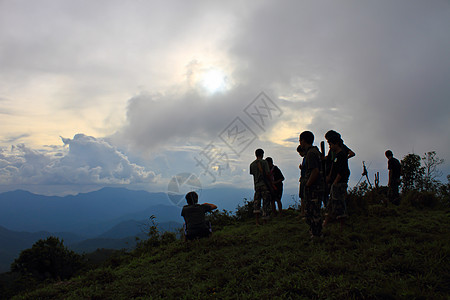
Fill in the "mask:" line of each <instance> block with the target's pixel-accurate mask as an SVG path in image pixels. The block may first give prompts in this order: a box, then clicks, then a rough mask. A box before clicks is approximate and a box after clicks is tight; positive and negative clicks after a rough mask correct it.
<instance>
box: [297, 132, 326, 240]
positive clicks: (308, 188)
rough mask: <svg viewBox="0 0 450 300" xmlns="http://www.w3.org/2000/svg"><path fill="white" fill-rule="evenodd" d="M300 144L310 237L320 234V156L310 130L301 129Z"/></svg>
mask: <svg viewBox="0 0 450 300" xmlns="http://www.w3.org/2000/svg"><path fill="white" fill-rule="evenodd" d="M299 141H300V146H301V147H302V149H303V151H304V153H305V162H304V164H303V165H302V169H303V168H305V180H306V182H305V191H304V193H305V195H304V199H305V204H306V223H308V224H309V226H310V232H311V237H312V238H313V237H319V236H321V234H322V215H321V213H320V207H321V205H322V196H323V191H322V190H321V182H322V178H321V175H320V168H321V160H320V159H321V158H320V152H319V149H318V148H317V147H315V146H313V143H314V134H313V133H312V132H311V131H303V132H302V133H301V134H300V138H299Z"/></svg>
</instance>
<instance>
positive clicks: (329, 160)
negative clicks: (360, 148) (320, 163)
mask: <svg viewBox="0 0 450 300" xmlns="http://www.w3.org/2000/svg"><path fill="white" fill-rule="evenodd" d="M325 139H326V140H327V141H329V140H330V139H339V146H340V148H341V151H342V152H343V153H344V154H345V156H346V157H347V159H350V158H352V157H354V156H355V152H353V151H352V150H351V149H350V148H349V147H347V146H346V145H345V144H344V141H343V140H342V138H341V134H340V133H339V132H336V131H334V130H328V131H327V133H325ZM335 158H336V152H335V151H333V149H331V148H330V150H329V151H328V154H327V156H326V157H325V175H324V176H325V177H328V176H331V172H332V165H333V161H334V159H335ZM330 191H331V184H327V188H326V191H325V197H324V206H327V205H328V198H329V194H330Z"/></svg>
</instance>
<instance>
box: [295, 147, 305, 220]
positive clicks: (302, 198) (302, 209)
mask: <svg viewBox="0 0 450 300" xmlns="http://www.w3.org/2000/svg"><path fill="white" fill-rule="evenodd" d="M297 152H298V154H299V155H300V156H301V157H302V162H301V164H299V165H298V168H299V169H300V178H299V180H298V182H299V183H300V184H299V188H298V197H299V198H300V215H301V216H302V217H304V216H305V184H306V168H303V166H304V165H305V151H304V150H303V148H302V146H300V145H298V147H297Z"/></svg>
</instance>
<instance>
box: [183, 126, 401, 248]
mask: <svg viewBox="0 0 450 300" xmlns="http://www.w3.org/2000/svg"><path fill="white" fill-rule="evenodd" d="M325 139H326V140H327V142H328V145H329V151H328V153H327V154H326V155H325V153H324V152H325V150H324V148H325V147H324V144H323V142H322V145H321V150H319V148H318V147H317V146H314V134H313V133H312V132H311V131H303V132H302V133H301V134H300V136H299V146H298V147H297V152H298V154H299V155H300V156H301V157H302V162H301V163H300V165H299V168H300V179H299V182H300V185H299V198H300V201H301V206H300V212H301V216H302V217H303V218H304V219H305V220H306V223H307V224H308V225H309V228H310V229H309V232H310V234H311V238H317V237H320V236H321V235H322V228H323V227H326V226H327V225H328V224H329V223H330V222H332V221H340V223H341V226H342V224H343V223H344V221H345V219H346V218H347V217H348V215H347V207H346V196H347V187H348V180H349V177H350V169H349V167H348V159H349V158H351V157H353V156H355V152H353V151H352V150H351V149H350V148H349V147H347V146H346V145H345V144H344V141H343V140H342V137H341V135H340V134H339V133H338V132H336V131H334V130H330V131H328V132H327V133H326V134H325ZM385 155H386V158H387V159H388V170H389V182H388V187H389V190H388V199H389V201H390V202H391V203H393V204H396V205H398V204H399V202H400V197H399V184H400V174H401V164H400V162H399V161H398V160H397V159H396V158H394V157H393V154H392V151H391V150H387V151H386V152H385ZM255 156H256V159H255V160H254V161H253V162H252V163H251V164H250V168H249V169H250V174H251V175H252V176H253V183H254V190H255V194H254V198H253V213H254V215H255V218H256V224H257V225H260V224H261V222H262V223H263V224H265V223H267V220H268V219H269V218H270V217H271V215H273V216H276V215H280V216H281V215H282V211H283V208H282V203H281V198H282V195H283V181H284V179H285V178H284V176H283V173H282V172H281V170H280V169H279V168H278V167H277V166H276V165H274V164H273V159H272V158H271V157H267V158H266V159H264V150H263V149H257V150H256V151H255ZM186 201H187V205H185V206H184V207H183V210H182V213H181V215H182V216H183V217H184V219H185V226H184V230H185V238H186V239H187V240H192V239H196V238H201V237H208V236H210V234H211V232H212V230H211V224H210V223H209V222H207V221H206V220H205V213H206V212H209V211H212V210H214V209H216V208H217V206H216V205H214V204H209V203H204V204H198V195H197V193H195V192H190V193H188V194H187V195H186ZM385 204H386V205H387V202H386V203H385ZM276 206H278V210H277V207H276ZM322 207H323V208H325V211H326V212H325V214H324V216H325V218H324V219H323V218H322V212H321V209H322Z"/></svg>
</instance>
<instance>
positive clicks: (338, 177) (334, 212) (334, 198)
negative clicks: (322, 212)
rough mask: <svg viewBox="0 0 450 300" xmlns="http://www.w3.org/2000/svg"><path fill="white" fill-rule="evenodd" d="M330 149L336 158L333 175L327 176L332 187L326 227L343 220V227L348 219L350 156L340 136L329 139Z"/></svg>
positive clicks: (332, 169) (332, 167) (333, 162)
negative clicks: (329, 223) (333, 220)
mask: <svg viewBox="0 0 450 300" xmlns="http://www.w3.org/2000/svg"><path fill="white" fill-rule="evenodd" d="M328 144H329V145H330V149H331V150H332V151H333V152H334V154H335V157H334V160H333V161H332V166H331V173H330V175H329V176H327V183H328V184H330V185H331V194H330V202H329V203H328V206H327V209H328V215H327V217H326V219H325V221H324V226H325V225H326V224H327V223H328V222H329V221H330V220H332V219H337V220H341V226H342V224H343V223H342V222H343V221H344V219H345V218H346V217H347V212H346V204H345V200H346V199H345V198H346V195H347V183H348V178H349V176H350V170H349V168H348V155H347V153H345V152H344V150H343V149H342V140H341V138H340V137H338V136H331V137H329V139H328Z"/></svg>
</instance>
